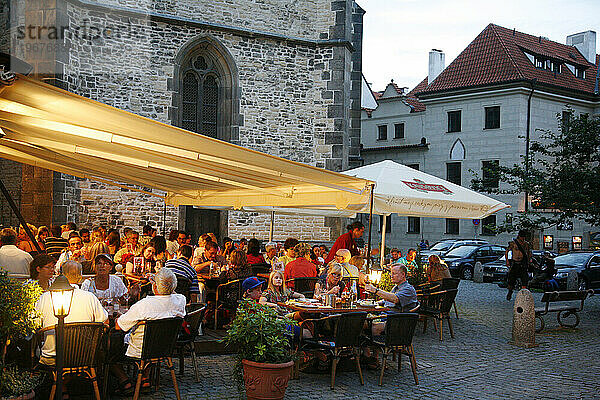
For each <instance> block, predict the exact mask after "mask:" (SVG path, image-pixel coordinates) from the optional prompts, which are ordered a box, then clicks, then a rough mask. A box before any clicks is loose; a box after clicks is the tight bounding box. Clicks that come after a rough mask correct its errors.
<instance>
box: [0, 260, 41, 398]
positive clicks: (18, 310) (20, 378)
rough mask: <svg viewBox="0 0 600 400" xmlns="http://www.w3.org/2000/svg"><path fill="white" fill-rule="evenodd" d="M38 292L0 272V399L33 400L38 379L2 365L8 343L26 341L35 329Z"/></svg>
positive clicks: (34, 287) (37, 286) (39, 288)
mask: <svg viewBox="0 0 600 400" xmlns="http://www.w3.org/2000/svg"><path fill="white" fill-rule="evenodd" d="M41 293H42V288H41V287H40V286H39V285H38V284H37V283H35V282H21V281H18V280H16V279H13V278H10V277H9V276H8V274H7V273H6V272H5V271H0V350H1V353H0V394H1V396H2V398H13V399H26V398H33V394H34V392H33V390H34V389H35V388H36V387H37V385H38V384H39V381H40V379H39V376H37V375H36V374H32V373H30V372H28V371H22V370H20V369H19V368H17V367H16V366H8V365H6V362H5V361H6V352H7V349H8V346H9V344H10V341H11V339H15V338H17V337H26V336H28V335H30V334H32V333H34V332H35V330H36V328H37V325H38V324H37V315H38V314H37V312H36V309H35V303H36V302H37V300H38V298H39V297H40V295H41Z"/></svg>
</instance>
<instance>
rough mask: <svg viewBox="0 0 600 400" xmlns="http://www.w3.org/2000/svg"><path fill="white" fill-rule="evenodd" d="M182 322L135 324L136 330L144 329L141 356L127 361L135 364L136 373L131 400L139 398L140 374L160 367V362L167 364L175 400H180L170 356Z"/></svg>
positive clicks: (165, 320) (144, 322)
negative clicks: (151, 367) (153, 366)
mask: <svg viewBox="0 0 600 400" xmlns="http://www.w3.org/2000/svg"><path fill="white" fill-rule="evenodd" d="M182 322H183V318H179V317H177V318H163V319H153V320H144V321H140V322H139V323H138V324H137V329H140V328H141V327H143V328H144V337H143V343H142V354H141V356H140V357H139V358H131V357H128V359H130V360H132V361H133V362H134V363H135V364H136V366H137V371H138V372H137V380H136V383H135V393H134V394H133V400H137V399H138V398H139V396H140V389H141V385H142V374H143V373H144V370H145V369H146V368H149V367H150V366H152V365H155V364H156V365H157V366H158V367H160V363H161V362H162V361H165V362H166V363H167V368H168V369H169V371H170V372H171V379H172V380H173V387H174V388H175V396H177V400H181V396H180V394H179V386H178V385H177V377H176V376H175V370H174V369H173V359H172V356H173V351H174V349H175V343H176V342H177V336H178V334H179V330H180V329H181V323H182ZM159 377H160V374H158V376H157V383H156V386H157V387H158V384H159Z"/></svg>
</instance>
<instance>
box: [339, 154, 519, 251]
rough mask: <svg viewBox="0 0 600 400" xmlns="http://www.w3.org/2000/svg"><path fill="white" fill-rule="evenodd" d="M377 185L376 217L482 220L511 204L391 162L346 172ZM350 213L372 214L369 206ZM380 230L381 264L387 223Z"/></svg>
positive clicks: (374, 199) (374, 203)
mask: <svg viewBox="0 0 600 400" xmlns="http://www.w3.org/2000/svg"><path fill="white" fill-rule="evenodd" d="M343 174H346V175H351V176H355V177H359V178H363V179H368V180H370V181H373V182H375V190H374V192H373V193H374V196H373V208H372V213H373V214H379V215H385V216H387V215H390V214H398V215H408V216H413V217H434V218H462V219H483V218H485V217H487V216H488V215H491V214H493V213H495V212H497V211H499V210H502V209H503V208H508V207H510V206H509V205H508V204H505V203H502V202H500V201H498V200H494V199H492V198H490V197H487V196H484V195H482V194H481V193H477V192H475V191H473V190H470V189H467V188H465V187H462V186H459V185H456V184H454V183H451V182H448V181H446V180H444V179H441V178H438V177H436V176H433V175H429V174H426V173H425V172H422V171H418V170H416V169H413V168H410V167H407V166H406V165H402V164H398V163H396V162H394V161H391V160H385V161H381V162H378V163H375V164H370V165H365V166H363V167H359V168H354V169H351V170H348V171H344V172H343ZM347 211H355V212H361V213H369V211H370V205H369V204H364V205H363V206H362V207H350V208H347ZM386 220H387V218H384V219H383V224H384V225H383V226H382V228H381V232H382V233H381V249H382V251H381V263H383V255H384V252H383V249H384V248H385V228H386V226H385V224H386Z"/></svg>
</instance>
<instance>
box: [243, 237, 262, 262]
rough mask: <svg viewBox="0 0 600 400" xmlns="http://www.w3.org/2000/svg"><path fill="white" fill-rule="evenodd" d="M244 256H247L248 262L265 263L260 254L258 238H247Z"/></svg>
mask: <svg viewBox="0 0 600 400" xmlns="http://www.w3.org/2000/svg"><path fill="white" fill-rule="evenodd" d="M246 257H247V258H248V264H250V265H253V264H265V258H264V257H263V255H262V254H260V242H259V241H258V239H254V238H252V239H250V240H248V251H246Z"/></svg>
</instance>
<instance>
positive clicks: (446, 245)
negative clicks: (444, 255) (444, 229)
mask: <svg viewBox="0 0 600 400" xmlns="http://www.w3.org/2000/svg"><path fill="white" fill-rule="evenodd" d="M450 246H452V243H451V242H450V243H448V242H439V243H436V244H434V245H433V247H431V248H430V249H429V250H448V249H449V248H450Z"/></svg>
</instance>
